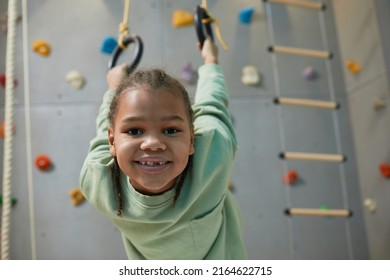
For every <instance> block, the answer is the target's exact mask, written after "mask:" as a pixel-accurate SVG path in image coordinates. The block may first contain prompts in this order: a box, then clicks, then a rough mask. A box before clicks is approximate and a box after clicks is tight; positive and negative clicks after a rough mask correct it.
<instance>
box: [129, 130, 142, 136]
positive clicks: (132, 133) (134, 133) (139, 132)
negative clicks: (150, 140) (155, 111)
mask: <svg viewBox="0 0 390 280" xmlns="http://www.w3.org/2000/svg"><path fill="white" fill-rule="evenodd" d="M128 133H129V134H130V135H133V136H137V135H141V134H142V130H141V129H139V128H132V129H130V130H129V132H128Z"/></svg>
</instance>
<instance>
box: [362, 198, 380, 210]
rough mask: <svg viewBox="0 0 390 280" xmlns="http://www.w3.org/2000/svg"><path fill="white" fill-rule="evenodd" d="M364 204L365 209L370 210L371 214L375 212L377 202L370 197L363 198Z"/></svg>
mask: <svg viewBox="0 0 390 280" xmlns="http://www.w3.org/2000/svg"><path fill="white" fill-rule="evenodd" d="M364 206H365V207H366V209H367V210H368V212H370V213H371V214H373V213H375V212H376V209H377V206H378V205H377V202H376V201H375V200H374V199H372V198H366V199H365V200H364Z"/></svg>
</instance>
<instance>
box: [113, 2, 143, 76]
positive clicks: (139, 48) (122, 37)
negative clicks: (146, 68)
mask: <svg viewBox="0 0 390 280" xmlns="http://www.w3.org/2000/svg"><path fill="white" fill-rule="evenodd" d="M129 12H130V0H125V5H124V9H123V21H122V22H121V23H120V24H119V36H118V45H117V47H116V48H115V50H114V51H113V52H112V55H111V58H110V60H109V61H108V69H111V68H113V67H114V66H115V65H116V63H117V61H118V58H119V56H120V55H121V54H122V51H123V50H124V49H126V48H127V47H128V46H129V45H130V44H134V55H133V60H132V61H131V62H130V63H129V64H128V65H127V73H128V74H130V73H131V72H133V71H134V70H135V68H137V66H138V64H139V62H140V61H141V57H142V53H143V42H142V39H141V37H139V36H138V35H135V34H130V35H129V26H128V21H129Z"/></svg>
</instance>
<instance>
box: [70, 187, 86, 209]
mask: <svg viewBox="0 0 390 280" xmlns="http://www.w3.org/2000/svg"><path fill="white" fill-rule="evenodd" d="M69 195H70V198H71V199H72V204H73V206H77V205H79V204H80V203H81V202H83V201H84V200H85V197H84V195H83V194H82V192H81V190H80V189H79V188H73V189H71V190H70V192H69Z"/></svg>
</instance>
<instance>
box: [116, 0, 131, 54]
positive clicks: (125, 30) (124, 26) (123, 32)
mask: <svg viewBox="0 0 390 280" xmlns="http://www.w3.org/2000/svg"><path fill="white" fill-rule="evenodd" d="M129 13H130V0H125V5H124V9H123V21H122V22H121V23H120V24H119V36H118V45H119V46H120V47H121V48H122V49H126V48H127V45H124V44H123V40H124V39H125V37H126V36H127V35H128V34H129Z"/></svg>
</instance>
